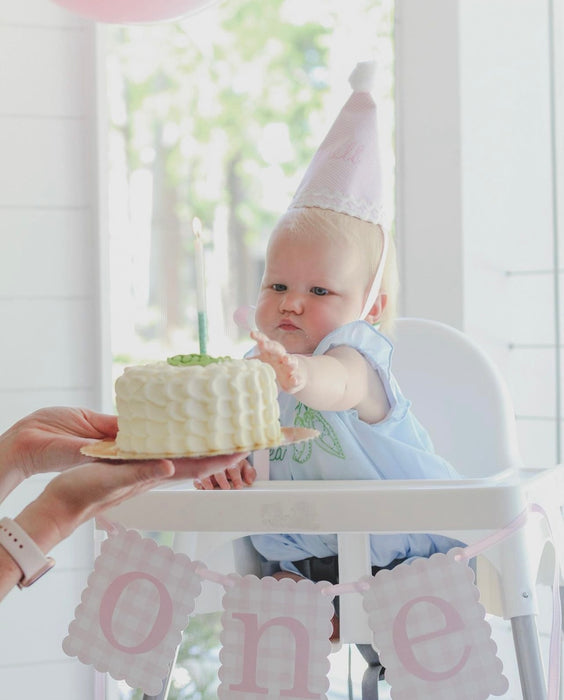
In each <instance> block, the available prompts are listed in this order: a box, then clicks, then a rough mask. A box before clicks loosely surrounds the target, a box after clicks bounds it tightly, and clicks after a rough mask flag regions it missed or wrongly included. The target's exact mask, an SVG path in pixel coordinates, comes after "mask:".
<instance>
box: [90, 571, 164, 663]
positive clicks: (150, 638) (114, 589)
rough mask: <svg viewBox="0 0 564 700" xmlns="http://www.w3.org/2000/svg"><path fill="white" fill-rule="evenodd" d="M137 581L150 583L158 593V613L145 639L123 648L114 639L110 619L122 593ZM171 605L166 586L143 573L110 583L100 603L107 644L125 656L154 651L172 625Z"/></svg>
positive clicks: (101, 619)
mask: <svg viewBox="0 0 564 700" xmlns="http://www.w3.org/2000/svg"><path fill="white" fill-rule="evenodd" d="M139 579H145V580H146V581H150V582H151V583H152V584H153V585H154V586H155V588H156V589H157V591H158V593H159V601H160V602H159V611H158V614H157V618H156V620H155V622H154V624H153V627H152V628H151V630H150V632H149V634H148V635H147V637H146V638H145V639H144V640H143V641H142V642H141V643H140V644H137V645H136V646H129V647H128V646H124V645H123V644H121V643H120V642H118V640H117V639H116V637H115V635H114V632H113V629H112V618H113V615H114V610H115V609H116V606H117V604H118V601H119V598H120V596H121V594H122V593H123V591H124V590H125V589H126V588H127V586H128V585H129V584H130V583H133V581H137V580H139ZM172 611H173V603H172V599H171V597H170V594H169V592H168V590H167V588H166V586H165V585H164V584H163V583H161V582H160V581H159V580H158V579H157V578H155V577H154V576H151V575H150V574H146V573H144V572H143V571H130V572H128V573H127V574H122V575H121V576H118V577H117V578H116V579H114V580H113V581H112V583H111V584H110V585H109V586H108V588H107V589H106V592H105V593H104V596H103V598H102V601H101V603H100V627H101V629H102V632H103V633H104V635H105V637H106V639H107V640H108V642H109V643H110V644H111V645H112V646H113V647H114V648H115V649H119V650H120V651H123V652H125V653H126V654H144V653H145V652H148V651H151V650H152V649H154V648H155V647H156V646H157V645H158V644H159V643H160V642H162V640H163V639H164V638H165V636H166V634H167V632H168V630H169V629H170V626H171V624H172Z"/></svg>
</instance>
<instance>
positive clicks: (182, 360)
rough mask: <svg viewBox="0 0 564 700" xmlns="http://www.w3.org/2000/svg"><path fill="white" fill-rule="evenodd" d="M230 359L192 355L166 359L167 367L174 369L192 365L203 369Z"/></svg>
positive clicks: (226, 357) (227, 357)
mask: <svg viewBox="0 0 564 700" xmlns="http://www.w3.org/2000/svg"><path fill="white" fill-rule="evenodd" d="M230 359H231V358H230V357H229V356H228V355H226V356H225V357H212V356H211V355H198V354H196V353H192V354H191V355H174V356H173V357H167V360H166V361H167V362H168V364H169V365H174V366H175V367H190V366H194V365H200V366H202V367H205V366H206V365H211V364H213V363H214V362H225V361H226V360H230Z"/></svg>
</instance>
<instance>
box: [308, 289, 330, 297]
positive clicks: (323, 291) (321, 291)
mask: <svg viewBox="0 0 564 700" xmlns="http://www.w3.org/2000/svg"><path fill="white" fill-rule="evenodd" d="M310 291H311V293H312V294H315V295H316V296H318V297H322V296H325V294H329V292H328V290H327V289H325V287H312V288H311V290H310Z"/></svg>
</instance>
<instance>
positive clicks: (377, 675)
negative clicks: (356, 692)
mask: <svg viewBox="0 0 564 700" xmlns="http://www.w3.org/2000/svg"><path fill="white" fill-rule="evenodd" d="M356 648H357V649H358V650H359V652H360V653H361V654H362V656H363V658H364V660H365V661H366V662H367V664H368V667H367V668H366V671H365V672H364V675H363V676H362V700H378V683H379V681H380V680H381V679H382V678H383V677H384V669H383V668H382V664H381V663H380V659H379V657H378V654H377V653H376V651H375V650H374V647H373V646H372V645H371V644H357V645H356Z"/></svg>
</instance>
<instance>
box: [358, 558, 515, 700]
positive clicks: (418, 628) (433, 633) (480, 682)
mask: <svg viewBox="0 0 564 700" xmlns="http://www.w3.org/2000/svg"><path fill="white" fill-rule="evenodd" d="M462 552H463V550H462V549H459V548H456V549H451V550H450V552H448V553H447V554H433V555H432V556H431V557H430V558H429V559H416V560H414V561H413V562H411V563H405V564H400V565H399V566H396V567H395V569H393V570H392V571H379V572H378V573H377V574H376V576H373V577H367V578H365V579H362V581H363V583H364V582H367V583H368V584H369V586H370V588H369V589H368V590H367V591H366V592H365V593H364V609H365V610H366V612H367V613H368V624H369V626H370V629H371V630H372V632H373V633H374V642H373V644H374V647H375V648H376V649H377V650H378V652H379V654H380V660H381V661H382V664H383V665H384V667H385V668H386V680H387V681H388V683H389V684H390V685H391V686H392V696H393V698H394V700H428V699H429V698H435V699H436V700H440V699H442V698H449V699H450V698H460V699H461V700H462V699H464V700H483V698H486V697H488V696H489V695H503V694H504V693H505V692H506V691H507V689H508V682H507V679H506V678H505V676H503V675H502V663H501V661H500V659H499V658H498V657H497V656H496V653H497V646H496V644H495V642H494V641H493V639H492V638H491V627H490V625H489V624H488V623H487V621H486V619H485V609H484V607H483V606H482V605H480V603H479V602H478V599H479V591H478V588H477V587H476V586H475V585H474V572H473V571H472V569H471V568H470V567H469V566H468V563H467V561H466V559H465V558H464V557H462V558H458V557H457V555H460V554H461V553H462Z"/></svg>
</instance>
